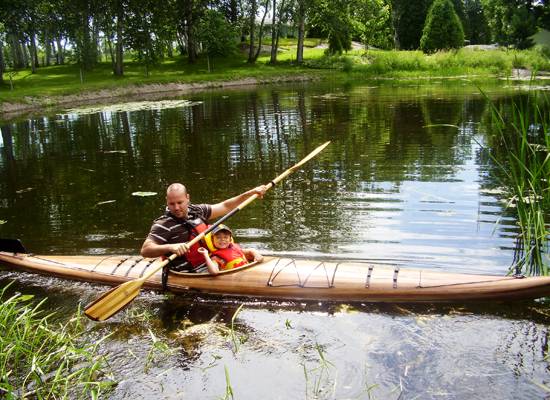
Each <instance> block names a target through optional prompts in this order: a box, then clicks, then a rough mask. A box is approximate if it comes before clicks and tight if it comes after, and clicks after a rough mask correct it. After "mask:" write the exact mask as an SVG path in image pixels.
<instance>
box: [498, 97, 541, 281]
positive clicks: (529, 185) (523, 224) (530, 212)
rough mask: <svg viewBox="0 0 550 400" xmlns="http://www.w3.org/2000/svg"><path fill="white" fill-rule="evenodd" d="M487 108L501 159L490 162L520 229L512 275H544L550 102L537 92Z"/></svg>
mask: <svg viewBox="0 0 550 400" xmlns="http://www.w3.org/2000/svg"><path fill="white" fill-rule="evenodd" d="M490 104H491V111H492V115H491V116H492V125H493V127H494V130H495V135H494V140H495V142H496V143H494V144H493V146H492V147H493V149H494V151H496V152H501V153H502V155H503V156H504V157H497V156H493V157H492V158H493V160H494V161H495V162H496V163H497V165H498V166H499V167H500V170H501V171H502V173H503V176H504V178H503V185H504V187H506V188H507V190H508V193H509V195H508V197H509V200H508V207H509V208H511V209H512V210H515V214H516V218H517V223H518V225H519V229H520V232H519V234H518V237H517V241H516V257H515V260H514V261H515V265H513V270H512V271H511V272H515V273H525V274H527V275H548V273H549V268H550V264H549V258H548V254H549V248H550V247H549V239H550V224H549V221H548V219H549V218H550V217H549V213H548V211H549V210H550V186H549V182H548V177H549V176H550V136H549V135H548V130H549V129H550V114H549V113H548V109H549V107H550V99H549V98H548V97H547V96H542V97H540V96H538V95H537V94H536V92H535V93H530V94H528V95H527V96H525V97H524V98H523V99H521V100H520V101H517V102H514V103H512V104H501V105H500V106H499V105H496V104H494V103H490ZM505 110H508V111H509V112H505ZM505 115H511V117H509V118H506V117H505ZM499 159H504V161H503V162H501V163H499V162H498V161H497V160H499Z"/></svg>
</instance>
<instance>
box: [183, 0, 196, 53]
mask: <svg viewBox="0 0 550 400" xmlns="http://www.w3.org/2000/svg"><path fill="white" fill-rule="evenodd" d="M186 3H187V8H186V13H185V14H186V18H185V19H186V20H187V25H186V26H187V57H188V60H189V63H190V64H194V63H195V62H197V49H196V43H195V32H194V30H195V27H194V25H195V24H194V21H193V18H194V16H193V2H192V1H187V2H186Z"/></svg>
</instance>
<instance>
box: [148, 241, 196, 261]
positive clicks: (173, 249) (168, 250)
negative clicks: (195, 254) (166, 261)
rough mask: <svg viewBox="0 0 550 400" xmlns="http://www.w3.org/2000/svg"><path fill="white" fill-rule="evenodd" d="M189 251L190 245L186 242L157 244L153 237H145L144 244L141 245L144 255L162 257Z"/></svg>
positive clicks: (183, 253) (179, 254)
mask: <svg viewBox="0 0 550 400" xmlns="http://www.w3.org/2000/svg"><path fill="white" fill-rule="evenodd" d="M188 251H189V247H188V246H187V244H185V243H176V244H157V243H155V242H154V241H152V240H151V239H145V242H143V245H142V246H141V252H140V253H141V255H142V257H149V258H154V257H160V256H164V255H166V254H172V253H175V254H177V255H178V256H183V255H185V253H187V252H188Z"/></svg>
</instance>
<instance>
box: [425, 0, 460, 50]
mask: <svg viewBox="0 0 550 400" xmlns="http://www.w3.org/2000/svg"><path fill="white" fill-rule="evenodd" d="M463 44H464V30H463V28H462V23H461V22H460V19H459V18H458V15H457V14H456V12H455V9H454V7H453V4H452V3H451V1H450V0H435V2H434V3H433V4H432V6H431V7H430V10H429V11H428V16H427V17H426V23H425V24H424V31H423V32H422V38H421V39H420V49H421V50H422V51H424V52H425V53H433V52H434V51H437V50H448V49H457V48H460V47H462V45H463Z"/></svg>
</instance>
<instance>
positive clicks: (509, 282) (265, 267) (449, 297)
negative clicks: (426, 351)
mask: <svg viewBox="0 0 550 400" xmlns="http://www.w3.org/2000/svg"><path fill="white" fill-rule="evenodd" d="M159 262H161V261H160V259H148V258H143V257H138V256H120V255H117V256H94V255H90V256H36V255H31V254H24V253H11V252H0V265H3V266H4V267H7V268H11V269H16V270H22V271H27V272H33V273H40V274H45V275H50V276H56V277H59V278H67V279H75V280H80V281H86V282H92V283H100V284H106V285H112V286H115V285H119V284H121V283H123V282H127V281H129V280H133V279H136V278H140V277H142V276H144V274H146V273H147V271H150V270H151V268H154V266H155V265H158V264H157V263H159ZM144 287H145V288H149V289H155V290H162V289H163V288H162V282H161V272H158V273H157V274H155V275H153V276H152V277H151V278H150V279H148V280H147V281H146V282H145V283H144ZM167 289H168V290H169V291H171V292H174V293H183V292H193V291H194V292H201V293H209V294H222V295H231V296H237V297H240V296H251V297H263V298H270V299H281V300H285V299H286V300H322V301H325V300H326V301H344V302H375V301H377V302H456V301H479V300H488V299H492V300H518V299H536V298H539V297H544V296H550V277H514V276H494V275H477V274H459V273H444V272H437V271H432V270H429V269H425V270H419V269H405V268H399V267H397V266H391V265H384V264H381V263H365V262H346V261H343V262H337V261H322V260H305V259H294V258H284V257H264V261H263V262H262V263H259V264H252V265H247V266H243V267H241V268H238V269H234V270H231V271H227V272H222V273H221V274H219V275H216V276H213V275H209V274H207V273H206V274H194V273H177V272H170V273H169V275H168V283H167ZM101 290H103V289H101Z"/></svg>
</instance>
